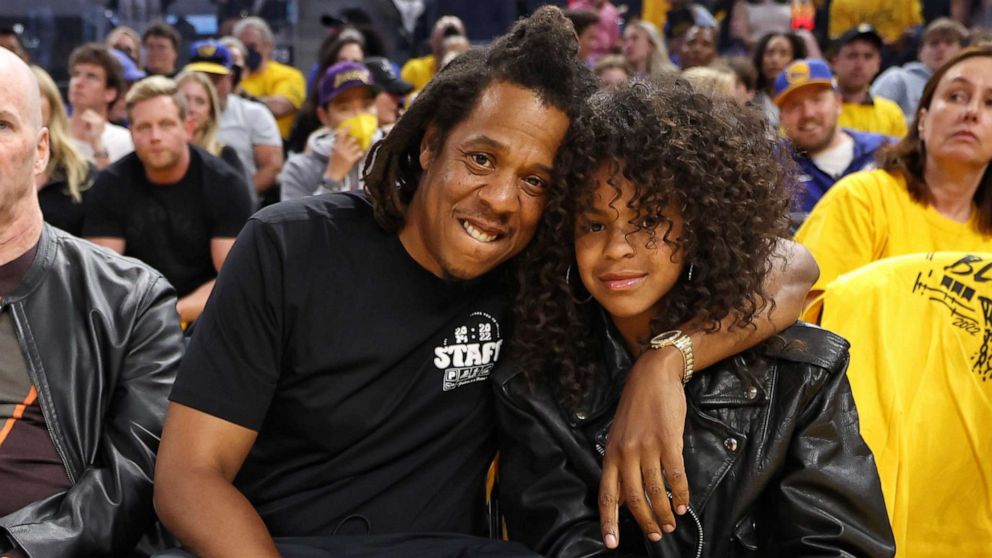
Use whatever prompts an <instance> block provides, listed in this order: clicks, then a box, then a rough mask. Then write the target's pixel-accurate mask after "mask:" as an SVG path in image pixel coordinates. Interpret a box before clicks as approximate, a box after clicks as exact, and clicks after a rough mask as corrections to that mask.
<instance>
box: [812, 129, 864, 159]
mask: <svg viewBox="0 0 992 558" xmlns="http://www.w3.org/2000/svg"><path fill="white" fill-rule="evenodd" d="M848 139H850V140H852V141H853V139H854V138H851V136H849V135H847V132H845V131H844V130H841V129H840V126H838V127H837V129H836V130H835V131H834V137H833V138H831V139H830V143H828V144H826V145H825V146H823V147H821V148H820V149H817V150H816V152H813V151H810V152H809V156H810V157H816V156H817V155H820V154H821V153H826V152H827V151H830V150H831V149H835V148H837V147H840V146H841V145H843V144H844V143H845V142H846V141H847V140H848Z"/></svg>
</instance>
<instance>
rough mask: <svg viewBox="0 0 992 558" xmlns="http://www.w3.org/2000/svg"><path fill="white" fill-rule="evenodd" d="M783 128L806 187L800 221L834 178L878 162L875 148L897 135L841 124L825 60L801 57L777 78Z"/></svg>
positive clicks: (800, 203)
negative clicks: (865, 130)
mask: <svg viewBox="0 0 992 558" xmlns="http://www.w3.org/2000/svg"><path fill="white" fill-rule="evenodd" d="M775 104H776V105H777V106H778V107H779V110H780V111H781V112H780V117H781V128H782V131H783V132H784V133H785V137H786V138H788V140H789V141H790V142H791V143H792V146H793V148H794V150H793V157H794V158H795V160H796V162H797V163H799V168H800V169H802V174H801V175H800V176H799V183H800V186H801V190H800V191H799V192H798V193H797V195H798V198H797V199H796V200H795V201H796V207H795V209H796V210H797V211H799V212H801V214H802V215H800V216H798V218H797V219H796V220H797V221H799V222H801V221H802V219H803V218H804V217H805V214H806V213H809V211H810V210H811V209H813V206H815V205H816V203H817V202H818V201H820V198H822V197H823V195H824V194H825V193H827V190H829V189H830V188H831V187H832V186H833V185H834V183H835V182H837V181H838V180H840V179H841V178H843V177H845V176H847V175H849V174H851V173H852V172H856V171H859V170H868V169H871V168H874V166H875V152H876V151H877V150H878V149H879V148H880V147H882V146H884V145H886V144H887V143H889V142H890V141H892V138H890V137H888V136H883V135H879V134H869V133H867V132H858V131H855V130H850V129H847V128H842V127H841V125H840V114H841V110H842V109H841V96H840V93H839V92H838V91H837V90H836V89H835V87H834V80H833V75H832V74H831V73H830V68H829V67H827V65H826V63H824V62H823V61H822V60H814V59H807V60H799V61H797V62H793V63H792V64H789V66H788V67H787V68H786V69H785V70H783V71H782V73H781V74H779V76H778V79H776V80H775Z"/></svg>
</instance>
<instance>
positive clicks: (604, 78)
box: [593, 54, 634, 87]
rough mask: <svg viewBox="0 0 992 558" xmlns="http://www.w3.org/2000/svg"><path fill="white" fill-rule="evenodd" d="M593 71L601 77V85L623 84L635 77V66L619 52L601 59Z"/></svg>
mask: <svg viewBox="0 0 992 558" xmlns="http://www.w3.org/2000/svg"><path fill="white" fill-rule="evenodd" d="M593 72H594V73H595V74H596V77H598V78H599V85H600V87H612V86H615V85H622V84H624V83H627V82H628V81H630V79H631V78H632V77H634V68H633V67H632V66H631V65H630V64H628V63H627V59H626V58H624V57H623V56H620V55H619V54H611V55H609V56H604V57H602V58H600V59H599V62H597V63H596V66H595V67H593Z"/></svg>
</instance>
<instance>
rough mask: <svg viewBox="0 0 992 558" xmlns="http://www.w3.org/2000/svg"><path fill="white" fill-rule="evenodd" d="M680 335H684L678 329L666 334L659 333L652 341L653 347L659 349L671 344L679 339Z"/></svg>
mask: <svg viewBox="0 0 992 558" xmlns="http://www.w3.org/2000/svg"><path fill="white" fill-rule="evenodd" d="M680 335H682V332H681V331H679V330H677V329H676V330H672V331H666V332H664V333H659V334H658V335H655V336H654V338H652V339H651V346H652V347H658V346H660V345H664V344H671V343H673V342H674V341H675V340H676V339H678V338H679V336H680Z"/></svg>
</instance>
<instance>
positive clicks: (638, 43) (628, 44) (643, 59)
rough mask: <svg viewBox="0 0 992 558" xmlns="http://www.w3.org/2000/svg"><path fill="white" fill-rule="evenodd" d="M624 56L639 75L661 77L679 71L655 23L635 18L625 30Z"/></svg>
mask: <svg viewBox="0 0 992 558" xmlns="http://www.w3.org/2000/svg"><path fill="white" fill-rule="evenodd" d="M623 56H624V58H626V59H627V62H629V63H630V65H631V66H633V67H634V71H635V72H636V74H637V75H638V76H649V77H660V76H663V75H665V74H672V73H676V72H678V68H676V67H675V64H672V61H671V59H669V57H668V49H667V48H666V47H665V39H664V38H663V37H662V36H661V33H660V32H658V28H657V27H655V26H654V24H653V23H649V22H647V21H640V20H635V21H631V22H630V23H629V24H627V28H626V29H624V30H623Z"/></svg>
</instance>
